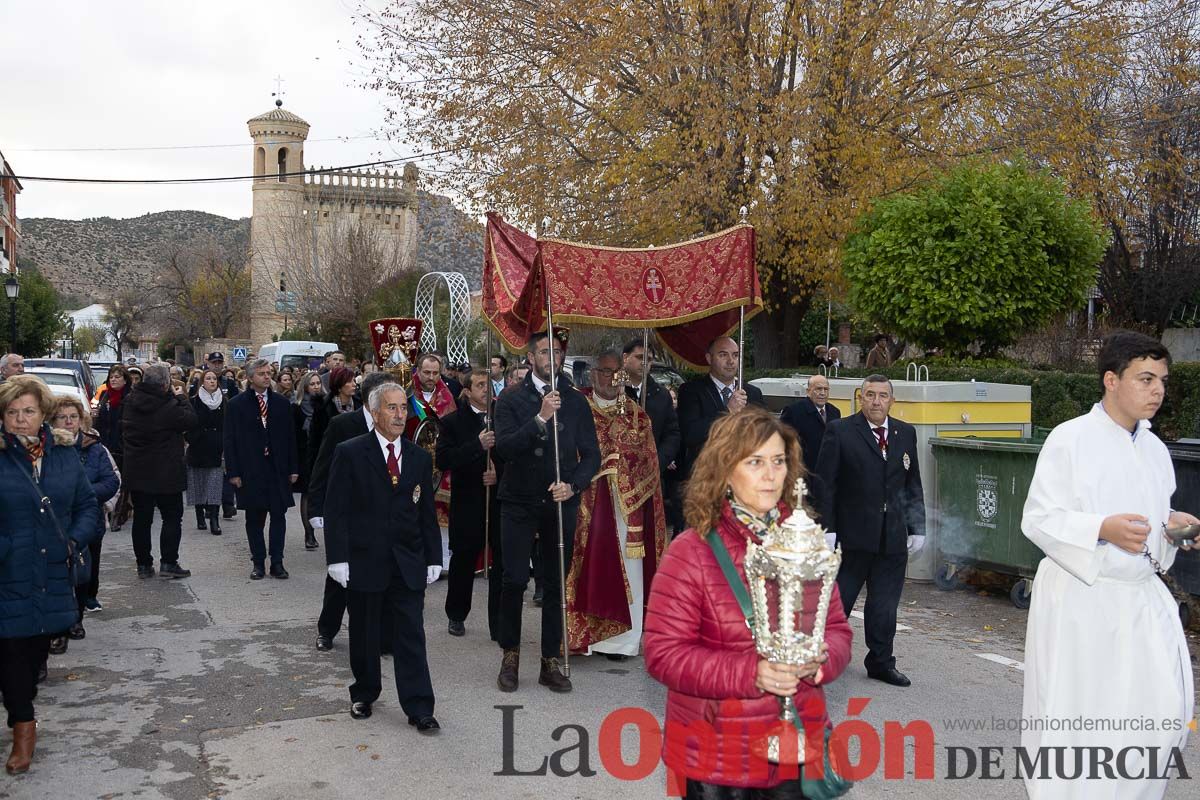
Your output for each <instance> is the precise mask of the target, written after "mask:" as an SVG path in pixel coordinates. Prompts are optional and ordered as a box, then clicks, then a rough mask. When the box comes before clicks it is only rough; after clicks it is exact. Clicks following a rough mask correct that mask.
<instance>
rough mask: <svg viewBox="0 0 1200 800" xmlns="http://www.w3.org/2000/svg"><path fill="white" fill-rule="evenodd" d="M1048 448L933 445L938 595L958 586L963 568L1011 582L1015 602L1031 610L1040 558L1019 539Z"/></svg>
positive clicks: (967, 441) (975, 442) (962, 441)
mask: <svg viewBox="0 0 1200 800" xmlns="http://www.w3.org/2000/svg"><path fill="white" fill-rule="evenodd" d="M1043 441H1044V440H1042V441H1039V440H1036V439H1015V438H1014V439H975V438H950V437H935V438H933V439H930V440H929V444H930V446H931V447H932V448H933V454H934V459H935V461H936V463H937V470H936V472H937V506H936V510H935V512H934V515H933V517H934V519H933V524H934V526H935V527H936V534H935V536H934V542H935V543H936V546H937V553H936V556H937V560H938V566H937V568H936V570H935V572H934V582H935V583H936V584H937V586H938V587H939V588H942V589H951V588H954V587H955V586H957V585H958V580H957V577H956V576H957V573H958V572H959V571H960V569H961V568H963V567H976V568H979V569H985V570H990V571H992V572H998V573H1000V574H1003V575H1011V576H1013V577H1015V578H1017V579H1018V580H1017V581H1016V583H1015V584H1014V586H1013V587H1012V591H1011V592H1010V595H1009V596H1010V597H1011V598H1012V601H1013V603H1014V604H1015V605H1017V606H1018V607H1020V608H1028V607H1029V599H1030V593H1031V584H1032V581H1031V580H1030V579H1031V578H1033V575H1034V573H1035V572H1036V571H1037V565H1038V563H1039V562H1040V561H1041V560H1042V556H1043V553H1042V551H1041V550H1040V549H1039V548H1038V547H1037V546H1035V545H1034V544H1033V543H1032V542H1030V541H1029V540H1028V539H1026V538H1025V536H1024V535H1023V534H1022V533H1021V515H1022V513H1023V511H1024V509H1025V497H1026V495H1027V494H1028V493H1029V484H1030V483H1031V482H1032V481H1033V470H1034V467H1035V466H1037V458H1038V453H1040V452H1041V450H1042V444H1043Z"/></svg>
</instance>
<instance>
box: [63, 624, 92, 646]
mask: <svg viewBox="0 0 1200 800" xmlns="http://www.w3.org/2000/svg"><path fill="white" fill-rule="evenodd" d="M85 636H87V631H85V630H84V629H83V625H82V624H80V623H78V622H76V623H75V624H74V625H72V626H71V628H70V630H68V631H67V638H68V639H74V640H75V641H79V640H80V639H82V638H84V637H85Z"/></svg>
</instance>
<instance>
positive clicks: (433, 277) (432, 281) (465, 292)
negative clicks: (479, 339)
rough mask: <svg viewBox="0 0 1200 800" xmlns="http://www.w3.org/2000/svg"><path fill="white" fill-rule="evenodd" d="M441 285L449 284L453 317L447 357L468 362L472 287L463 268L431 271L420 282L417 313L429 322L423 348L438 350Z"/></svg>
mask: <svg viewBox="0 0 1200 800" xmlns="http://www.w3.org/2000/svg"><path fill="white" fill-rule="evenodd" d="M439 286H445V287H446V293H447V294H448V295H449V297H450V320H449V324H448V326H447V328H448V329H447V331H446V348H445V350H444V351H441V352H445V354H446V358H447V359H448V360H449V361H450V363H451V364H466V363H467V362H468V361H470V357H469V356H468V355H467V331H468V329H469V328H470V325H471V290H470V288H469V287H468V286H467V279H466V276H464V275H463V274H462V273H461V272H428V273H426V274H425V275H423V276H422V277H421V280H420V281H419V282H418V283H417V295H416V299H415V300H414V301H413V316H414V317H416V318H417V319H419V320H421V321H422V322H424V323H425V326H424V328H423V329H422V331H421V351H422V352H425V353H431V352H438V351H439V350H440V348H439V347H438V334H437V331H436V330H435V328H434V319H433V310H434V306H435V304H436V301H437V290H438V287H439Z"/></svg>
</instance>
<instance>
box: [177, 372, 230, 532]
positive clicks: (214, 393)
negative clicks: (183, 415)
mask: <svg viewBox="0 0 1200 800" xmlns="http://www.w3.org/2000/svg"><path fill="white" fill-rule="evenodd" d="M225 402H226V401H225V395H224V393H223V392H222V391H221V385H220V377H219V376H218V375H217V372H216V370H211V369H206V370H204V374H203V375H202V376H201V378H200V386H199V388H198V389H197V390H196V396H195V397H193V398H192V408H193V409H195V411H196V419H197V420H198V421H199V426H198V427H196V428H194V429H192V430H191V431H189V432H188V434H187V437H186V438H187V443H188V448H187V471H188V488H187V495H188V503H189V504H190V505H193V506H195V507H196V529H197V530H204V529H205V527H207V528H208V530H209V531H210V532H211V533H212V535H213V536H220V535H221V517H220V514H218V513H217V512H218V511H219V510H220V506H221V492H222V490H223V489H224V485H225V469H224V465H223V460H222V456H223V452H224V447H223V445H222V441H221V440H222V437H223V436H224V429H225ZM206 517H207V520H206V519H205V518H206ZM206 522H207V526H206Z"/></svg>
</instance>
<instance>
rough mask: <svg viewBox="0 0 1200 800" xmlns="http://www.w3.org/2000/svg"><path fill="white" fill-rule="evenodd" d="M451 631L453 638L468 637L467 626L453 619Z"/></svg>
mask: <svg viewBox="0 0 1200 800" xmlns="http://www.w3.org/2000/svg"><path fill="white" fill-rule="evenodd" d="M449 631H450V635H451V636H466V635H467V626H466V625H464V624H462V623H461V622H459V621H458V620H455V619H452V620H450V625H449Z"/></svg>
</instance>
